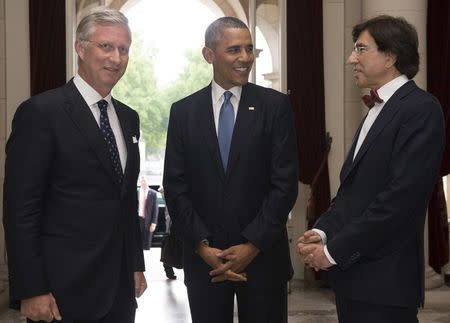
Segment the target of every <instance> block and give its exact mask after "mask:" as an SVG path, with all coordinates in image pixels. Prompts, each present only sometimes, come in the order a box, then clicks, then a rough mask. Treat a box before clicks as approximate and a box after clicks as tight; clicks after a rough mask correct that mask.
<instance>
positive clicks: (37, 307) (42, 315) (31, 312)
mask: <svg viewBox="0 0 450 323" xmlns="http://www.w3.org/2000/svg"><path fill="white" fill-rule="evenodd" d="M20 313H21V314H22V315H24V316H26V317H27V318H29V319H31V320H32V321H45V322H51V321H53V320H54V319H55V320H57V321H61V320H62V317H61V314H60V313H59V309H58V305H56V300H55V298H54V297H53V295H52V294H51V293H48V294H45V295H39V296H35V297H31V298H27V299H24V300H22V301H21V304H20Z"/></svg>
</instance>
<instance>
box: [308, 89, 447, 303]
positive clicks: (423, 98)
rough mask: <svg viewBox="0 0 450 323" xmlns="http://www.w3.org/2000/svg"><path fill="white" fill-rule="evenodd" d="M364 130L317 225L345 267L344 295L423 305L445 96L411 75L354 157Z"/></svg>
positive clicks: (333, 276) (340, 285) (338, 283)
mask: <svg viewBox="0 0 450 323" xmlns="http://www.w3.org/2000/svg"><path fill="white" fill-rule="evenodd" d="M358 136H359V130H358V132H357V134H356V136H355V139H354V143H353V145H352V147H351V149H350V152H349V154H348V156H347V159H346V161H345V163H344V165H343V167H342V170H341V174H340V180H341V185H340V187H339V190H338V192H337V195H336V197H335V199H334V200H333V202H332V204H331V206H330V208H329V210H328V211H327V212H325V213H324V214H323V215H322V216H321V217H320V218H319V220H318V222H317V223H316V225H315V227H316V228H318V229H321V230H323V231H324V232H325V233H326V235H327V238H328V250H329V252H330V254H331V256H332V257H333V258H334V259H335V261H336V262H337V264H338V266H334V267H332V269H331V270H330V271H329V279H330V283H331V285H332V287H333V288H334V290H335V291H336V293H337V294H338V295H340V296H343V297H347V298H350V299H355V300H358V301H362V302H368V303H374V304H387V305H397V306H410V307H413V306H417V305H419V304H420V303H423V295H424V253H423V244H424V238H423V233H424V221H425V214H426V208H427V204H428V201H429V199H430V196H431V192H432V189H433V185H434V184H435V182H436V179H437V176H438V169H439V166H440V163H441V158H442V153H443V148H444V124H443V118H442V111H441V107H440V105H439V102H438V101H437V100H436V98H434V97H433V96H432V95H431V94H429V93H427V92H425V91H423V90H421V89H419V88H418V87H417V86H416V84H415V83H414V82H413V81H410V82H408V83H406V84H405V85H403V86H402V87H401V88H400V89H398V90H397V91H396V92H395V93H394V95H393V96H392V97H391V98H390V99H389V100H388V101H387V102H386V103H385V105H384V107H383V109H382V110H381V112H380V114H379V115H378V118H377V119H376V120H375V122H374V124H373V125H372V127H371V129H370V131H369V133H368V134H367V137H366V138H365V140H364V142H363V144H362V146H361V148H360V150H359V151H358V153H357V155H356V157H355V159H354V161H353V154H354V150H355V144H356V141H357V138H358Z"/></svg>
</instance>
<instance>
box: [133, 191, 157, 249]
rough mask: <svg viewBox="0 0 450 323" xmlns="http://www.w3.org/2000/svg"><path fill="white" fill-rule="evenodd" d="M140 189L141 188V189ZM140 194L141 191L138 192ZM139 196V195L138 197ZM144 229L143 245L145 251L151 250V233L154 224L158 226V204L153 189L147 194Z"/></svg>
mask: <svg viewBox="0 0 450 323" xmlns="http://www.w3.org/2000/svg"><path fill="white" fill-rule="evenodd" d="M139 189H140V188H139ZM138 194H139V190H138ZM138 196H139V195H138ZM144 212H145V215H144V227H143V231H142V232H141V234H142V243H143V248H144V250H149V249H150V247H151V244H152V239H153V232H150V231H149V229H150V226H151V225H152V224H158V203H157V195H156V191H155V190H152V189H151V188H149V189H148V192H147V200H146V203H145V210H144Z"/></svg>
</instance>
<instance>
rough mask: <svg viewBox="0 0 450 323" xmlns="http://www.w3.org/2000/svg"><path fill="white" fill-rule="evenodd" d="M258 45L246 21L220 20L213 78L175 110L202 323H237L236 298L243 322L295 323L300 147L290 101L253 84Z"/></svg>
mask: <svg viewBox="0 0 450 323" xmlns="http://www.w3.org/2000/svg"><path fill="white" fill-rule="evenodd" d="M253 49H254V48H253V43H252V39H251V36H250V32H249V30H248V28H247V26H246V25H245V24H244V23H243V22H242V21H240V20H239V19H236V18H232V17H223V18H219V19H218V20H216V21H215V22H213V23H212V24H211V25H210V26H209V27H208V29H207V30H206V34H205V47H204V49H203V56H204V58H205V60H206V61H207V62H208V63H210V64H212V66H213V73H214V76H213V81H212V83H211V84H210V85H209V86H207V87H205V88H203V89H201V90H200V91H198V92H196V93H194V94H192V95H190V96H188V97H186V98H184V99H182V100H181V101H179V102H176V103H174V104H173V106H172V109H171V113H170V120H169V128H168V134H167V148H166V157H165V168H164V181H163V182H164V190H165V198H166V203H167V205H168V209H169V213H170V216H171V217H172V220H173V228H174V230H176V232H177V234H179V235H181V236H182V238H183V268H184V271H185V283H186V286H187V290H188V297H189V304H190V309H191V315H192V320H193V322H194V323H202V322H220V323H224V322H232V321H233V302H234V296H235V295H236V296H237V302H238V310H239V321H240V322H273V323H275V322H276V323H280V322H287V293H286V287H287V281H288V280H289V279H290V278H291V276H292V265H291V260H290V256H289V245H288V239H287V233H286V221H287V217H288V214H289V211H290V210H291V208H292V206H293V204H294V202H295V199H296V197H297V153H296V142H295V134H294V127H293V121H292V112H291V107H290V104H289V99H288V97H287V96H286V95H283V94H281V93H279V92H277V91H274V90H272V89H267V88H263V87H260V86H257V85H254V84H250V83H248V75H249V72H250V70H251V67H252V64H253V61H254V52H253ZM234 120H236V121H235V122H234Z"/></svg>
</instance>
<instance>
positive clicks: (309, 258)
mask: <svg viewBox="0 0 450 323" xmlns="http://www.w3.org/2000/svg"><path fill="white" fill-rule="evenodd" d="M297 252H298V253H299V255H300V257H301V258H302V260H303V261H304V262H305V263H306V264H307V265H309V266H310V267H311V268H314V270H315V271H319V270H320V269H322V270H327V269H328V268H329V267H331V266H332V264H331V263H330V261H329V260H328V258H327V256H326V255H325V251H324V244H323V241H322V238H321V237H320V235H319V233H317V232H315V231H313V230H308V231H306V232H305V233H303V235H302V236H301V237H300V238H298V240H297Z"/></svg>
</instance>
